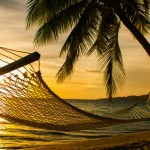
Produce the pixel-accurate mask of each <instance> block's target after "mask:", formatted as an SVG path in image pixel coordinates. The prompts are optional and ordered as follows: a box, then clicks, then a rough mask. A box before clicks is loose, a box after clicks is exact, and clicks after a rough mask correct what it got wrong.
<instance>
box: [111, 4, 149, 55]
mask: <svg viewBox="0 0 150 150" xmlns="http://www.w3.org/2000/svg"><path fill="white" fill-rule="evenodd" d="M113 9H114V10H115V12H116V14H117V15H118V16H119V18H120V19H121V21H122V22H123V24H124V25H125V26H126V27H127V28H128V29H129V30H130V31H131V32H132V34H133V35H134V36H135V38H136V39H137V40H138V41H139V43H140V44H141V45H142V46H143V48H144V49H145V51H146V52H147V54H148V55H149V56H150V44H149V42H148V41H147V40H146V38H145V37H144V36H143V35H142V34H141V32H140V31H139V30H138V29H137V28H136V27H135V26H134V25H133V24H132V23H131V22H130V21H129V20H128V18H127V17H126V15H125V14H124V13H123V11H122V10H121V9H120V8H119V7H116V6H113Z"/></svg>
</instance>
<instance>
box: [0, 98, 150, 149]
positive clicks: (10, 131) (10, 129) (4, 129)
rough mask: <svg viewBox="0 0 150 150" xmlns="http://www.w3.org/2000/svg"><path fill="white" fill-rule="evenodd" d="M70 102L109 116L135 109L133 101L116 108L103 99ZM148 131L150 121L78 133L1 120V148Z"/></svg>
mask: <svg viewBox="0 0 150 150" xmlns="http://www.w3.org/2000/svg"><path fill="white" fill-rule="evenodd" d="M69 102H70V103H71V104H72V105H74V106H77V107H79V108H81V109H83V110H85V111H88V112H91V113H93V114H97V115H105V114H107V113H110V112H112V111H115V110H119V109H122V108H126V107H128V106H131V104H132V102H130V101H126V102H125V101H124V102H120V101H118V102H115V103H114V104H113V106H109V105H108V103H107V102H106V101H99V100H71V101H69ZM147 130H150V122H149V121H145V122H138V123H132V124H131V123H130V124H122V125H116V126H110V127H105V128H100V129H94V130H85V131H78V132H57V131H48V130H41V129H37V128H36V129H35V128H31V127H27V126H22V125H18V124H14V123H11V122H8V121H5V120H3V119H0V149H3V150H13V149H25V148H31V147H37V146H41V145H49V144H51V143H54V142H68V141H71V140H73V141H76V140H83V139H91V138H104V137H112V136H115V135H122V134H125V133H134V132H140V131H147Z"/></svg>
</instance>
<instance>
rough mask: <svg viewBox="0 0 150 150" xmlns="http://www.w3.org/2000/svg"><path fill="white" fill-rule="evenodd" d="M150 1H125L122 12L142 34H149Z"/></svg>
mask: <svg viewBox="0 0 150 150" xmlns="http://www.w3.org/2000/svg"><path fill="white" fill-rule="evenodd" d="M148 3H150V1H149V0H145V1H141V0H132V1H130V0H124V1H123V3H122V10H123V12H124V13H125V15H126V16H127V17H128V19H129V20H130V21H131V22H132V23H133V24H134V26H135V27H136V28H137V29H138V30H139V31H140V32H141V33H142V34H146V33H149V29H150V18H149V15H150V14H149V13H150V12H149V4H148Z"/></svg>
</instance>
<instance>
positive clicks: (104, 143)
mask: <svg viewBox="0 0 150 150" xmlns="http://www.w3.org/2000/svg"><path fill="white" fill-rule="evenodd" d="M101 149H103V150H104V149H105V150H106V149H111V150H116V149H118V150H129V149H130V150H135V149H138V150H150V131H145V132H137V133H128V134H123V135H121V136H120V135H119V136H114V137H107V138H98V139H97V138H96V139H90V140H82V141H72V142H64V143H60V142H56V143H52V144H51V145H48V146H39V147H35V148H28V149H27V150H101Z"/></svg>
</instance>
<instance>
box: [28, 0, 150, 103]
mask: <svg viewBox="0 0 150 150" xmlns="http://www.w3.org/2000/svg"><path fill="white" fill-rule="evenodd" d="M27 12H28V14H27V28H29V27H31V26H32V25H34V24H36V25H38V28H39V29H38V30H37V32H36V35H35V39H34V42H35V45H37V46H38V45H42V44H46V43H48V42H49V41H50V40H57V39H58V38H59V35H60V34H62V33H65V32H67V31H68V29H71V32H70V34H69V36H68V37H67V39H66V41H65V43H64V45H63V47H62V49H61V52H60V56H62V55H63V54H64V53H66V60H65V62H64V64H63V65H62V67H61V68H60V70H59V71H58V73H57V77H58V81H63V80H64V79H65V78H66V77H67V76H69V75H70V74H71V73H72V72H73V68H74V64H75V63H76V61H77V60H78V59H79V57H80V56H81V55H82V54H87V55H90V54H91V53H93V52H94V51H96V52H97V55H98V61H99V64H100V67H101V69H102V70H104V81H105V84H106V88H107V94H108V98H109V100H111V99H112V96H113V94H115V93H116V91H117V89H118V88H120V87H122V85H123V83H124V79H125V71H124V67H123V61H122V55H121V51H120V47H119V43H118V33H119V29H120V24H121V22H122V23H123V24H124V25H125V26H126V27H127V28H128V29H129V30H130V31H131V33H132V34H133V36H134V37H135V38H136V39H137V40H138V41H139V43H140V44H141V45H142V46H143V48H144V49H145V51H146V52H147V54H148V55H149V56H150V44H149V42H148V41H147V40H146V38H145V37H144V34H148V32H149V29H150V18H149V12H150V0H64V1H62V0H61V1H60V0H28V2H27Z"/></svg>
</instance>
